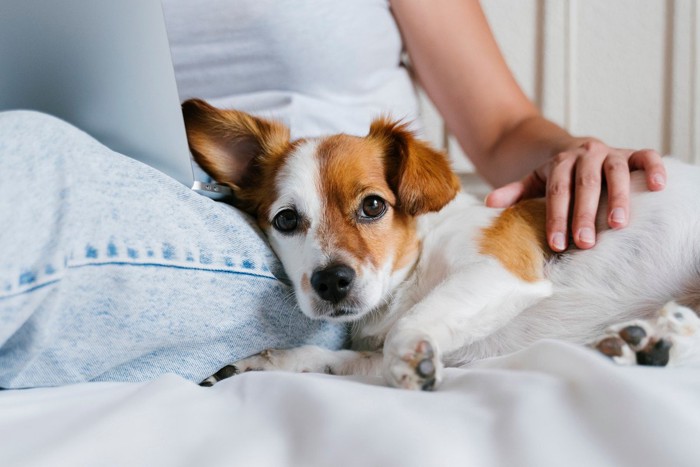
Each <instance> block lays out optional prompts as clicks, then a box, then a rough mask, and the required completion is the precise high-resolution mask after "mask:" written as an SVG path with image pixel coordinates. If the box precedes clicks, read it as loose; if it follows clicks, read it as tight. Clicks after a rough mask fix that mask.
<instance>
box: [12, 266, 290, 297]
mask: <svg viewBox="0 0 700 467" xmlns="http://www.w3.org/2000/svg"><path fill="white" fill-rule="evenodd" d="M91 266H97V267H99V266H141V267H153V268H169V269H180V270H186V271H205V272H214V273H224V274H235V275H240V276H248V277H257V278H259V279H268V280H273V281H277V280H278V279H277V278H276V277H274V276H271V275H264V274H256V273H254V272H248V271H241V270H231V269H223V268H201V267H192V266H180V265H176V264H164V263H132V262H126V261H111V262H104V263H85V264H73V265H67V266H66V267H65V269H62V270H61V271H60V272H59V273H58V274H57V275H55V276H54V277H53V278H51V279H50V280H47V281H46V282H41V281H36V282H33V285H32V286H30V287H27V288H26V289H23V290H16V291H13V292H11V293H7V294H0V300H6V299H11V298H14V297H18V296H20V295H24V294H27V293H31V292H34V291H36V290H38V289H40V288H43V287H46V286H48V285H52V284H55V283H57V282H60V281H61V280H63V278H64V275H65V271H67V270H69V269H82V268H86V267H91Z"/></svg>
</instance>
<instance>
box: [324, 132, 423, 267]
mask: <svg viewBox="0 0 700 467" xmlns="http://www.w3.org/2000/svg"><path fill="white" fill-rule="evenodd" d="M317 157H318V158H319V161H320V164H319V166H320V179H321V183H322V185H321V197H322V199H323V215H324V219H323V223H322V224H321V225H320V226H319V231H318V234H319V240H320V241H321V247H322V248H323V249H324V250H326V251H333V250H334V249H341V250H343V251H345V252H347V253H349V254H350V255H351V256H352V257H353V258H357V259H358V260H360V262H364V261H369V262H370V263H371V264H372V265H373V266H374V267H381V266H382V265H383V264H386V262H387V261H389V258H390V257H391V256H393V265H392V269H394V270H396V269H399V268H401V267H403V266H405V265H406V264H408V263H410V262H411V261H412V260H414V259H415V256H416V254H417V250H418V241H417V239H416V232H415V220H414V218H413V216H412V215H409V214H407V213H404V212H401V211H399V210H397V209H396V205H397V197H396V195H395V193H394V192H393V191H392V189H391V188H390V186H389V184H388V182H387V178H386V173H385V166H384V148H383V147H382V145H380V144H378V143H377V142H376V141H374V140H371V139H368V138H359V137H353V136H348V135H336V136H331V137H328V138H324V139H323V140H322V141H321V142H320V143H319V146H318V148H317ZM370 195H377V196H380V197H381V198H383V199H384V200H385V201H386V203H387V211H386V213H385V214H384V216H383V217H382V218H380V219H377V220H374V221H371V220H362V219H361V218H360V216H359V214H360V212H361V205H362V201H363V200H364V199H365V198H366V197H367V196H370Z"/></svg>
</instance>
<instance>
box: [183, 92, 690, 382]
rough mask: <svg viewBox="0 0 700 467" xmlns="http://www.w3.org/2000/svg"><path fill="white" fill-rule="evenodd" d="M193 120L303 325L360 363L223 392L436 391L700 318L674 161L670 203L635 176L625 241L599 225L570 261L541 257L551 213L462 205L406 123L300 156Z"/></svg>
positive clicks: (200, 107) (285, 145)
mask: <svg viewBox="0 0 700 467" xmlns="http://www.w3.org/2000/svg"><path fill="white" fill-rule="evenodd" d="M183 108H184V111H185V116H186V122H187V127H188V135H189V137H190V144H191V148H192V150H193V153H194V154H195V158H196V159H197V161H198V162H199V163H200V164H201V165H202V166H203V167H204V168H205V170H207V171H209V173H210V174H212V175H213V176H214V178H215V179H216V180H217V181H218V182H220V183H227V184H229V185H230V186H232V187H233V188H234V192H235V193H236V195H237V197H238V201H237V204H238V206H239V207H241V208H243V209H245V210H247V211H248V212H249V213H251V214H253V215H254V216H255V217H256V218H257V220H258V223H259V225H260V226H261V228H262V229H263V230H264V231H265V232H266V233H267V235H268V237H269V239H270V242H271V244H272V246H273V248H274V249H275V251H276V252H277V254H278V255H279V257H280V259H281V261H282V263H283V265H284V266H285V269H286V271H287V273H288V275H289V277H290V279H291V281H292V283H293V285H294V288H295V292H296V295H297V298H298V301H299V305H300V307H301V309H302V311H303V312H304V313H305V314H307V315H308V316H310V317H312V318H318V319H329V320H336V321H346V322H352V323H353V335H352V343H353V348H354V349H355V350H353V351H348V350H346V351H338V352H334V351H329V350H324V349H319V348H315V347H301V348H298V349H290V350H277V351H266V352H263V353H262V354H260V355H257V356H253V357H251V358H248V359H245V360H243V361H241V362H237V363H236V364H235V368H229V369H225V371H224V372H223V373H222V374H223V375H224V376H225V375H227V374H230V373H233V372H237V371H245V370H248V369H284V370H291V371H318V372H330V373H337V374H351V373H375V374H378V373H382V374H383V375H384V376H385V378H386V379H387V381H388V382H389V383H390V384H392V385H394V386H398V387H406V388H413V389H416V388H422V389H430V388H432V387H433V386H434V385H435V384H436V383H439V381H440V379H441V373H442V367H443V365H448V366H452V365H457V364H461V363H464V362H467V361H470V360H474V359H479V358H484V357H490V356H494V355H500V354H504V353H508V352H512V351H515V350H518V349H521V348H523V347H525V346H526V345H528V344H530V343H532V342H534V341H536V340H539V339H543V338H557V339H564V340H567V341H571V342H576V343H590V342H592V341H594V340H595V339H596V338H599V337H600V336H601V335H603V334H605V332H606V330H608V329H609V328H610V327H611V326H613V325H615V324H618V323H622V322H625V321H630V320H634V319H642V318H650V317H652V316H653V315H654V314H655V313H656V312H658V310H659V309H660V308H661V307H662V306H663V305H664V304H665V303H666V302H668V301H669V300H677V301H679V302H681V303H682V304H685V305H687V306H690V307H692V308H694V309H696V310H697V309H698V306H699V305H700V235H699V234H700V205H699V204H698V203H696V202H695V200H698V199H700V168H695V167H690V166H687V165H683V164H681V163H678V162H676V161H668V163H667V171H668V180H669V183H668V187H667V188H666V189H665V190H663V191H662V192H658V193H651V192H648V191H647V190H646V188H645V183H644V180H643V177H642V175H641V174H639V173H633V174H632V195H631V205H630V213H631V214H630V222H629V226H628V227H627V228H625V229H621V230H610V229H608V228H607V226H606V225H605V222H604V219H601V220H600V221H599V222H598V226H597V227H598V231H599V232H600V233H599V235H598V239H597V245H596V247H595V248H594V249H592V250H590V251H586V252H583V251H577V250H570V251H568V252H566V253H564V254H560V255H559V254H554V253H552V252H551V251H550V250H549V249H548V247H547V245H546V243H545V241H544V238H545V237H544V222H545V219H544V216H545V206H544V202H543V201H542V200H531V201H526V202H523V203H519V204H518V205H516V206H514V207H511V208H508V209H506V210H498V209H491V208H486V207H485V206H483V205H482V204H481V203H479V202H478V201H476V200H475V199H474V198H472V197H470V196H468V195H464V194H457V192H458V182H457V179H456V178H455V176H454V174H453V173H452V172H451V170H450V168H449V164H448V163H447V161H446V160H445V158H444V156H443V155H442V154H440V153H437V152H435V151H433V150H431V149H430V148H428V147H427V146H426V145H425V144H424V143H421V142H420V141H417V140H415V139H414V138H413V137H412V135H411V134H410V133H409V132H408V131H406V130H405V128H404V127H402V126H400V125H397V124H395V123H391V122H389V121H386V120H378V121H375V123H374V124H373V125H372V128H371V129H370V133H369V135H368V136H367V137H366V138H357V137H352V136H347V135H336V136H331V137H328V138H321V139H314V140H301V141H296V142H290V141H289V137H288V133H287V132H286V129H285V128H283V127H282V126H281V125H279V124H275V123H272V122H266V121H264V120H260V119H256V118H253V117H250V116H247V115H245V114H242V113H240V112H235V111H219V110H216V109H214V108H212V107H210V106H208V105H206V104H204V103H202V102H200V101H190V102H188V103H186V104H185V105H184V107H183ZM603 204H604V202H603ZM599 212H601V213H605V212H606V209H605V206H601V208H600V211H599ZM676 317H677V319H679V320H681V321H682V320H685V319H695V317H694V316H692V317H688V316H681V315H680V314H679V315H676ZM649 338H650V336H647V337H645V339H647V340H645V341H644V342H645V345H646V343H647V342H648V340H649ZM638 343H639V342H636V343H635V344H638ZM613 355H617V354H615V353H614V352H613ZM220 377H221V375H219V377H214V380H218V379H220Z"/></svg>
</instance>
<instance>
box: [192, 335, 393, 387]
mask: <svg viewBox="0 0 700 467" xmlns="http://www.w3.org/2000/svg"><path fill="white" fill-rule="evenodd" d="M381 363H382V354H381V352H378V351H376V352H356V351H354V350H329V349H324V348H321V347H317V346H314V345H306V346H302V347H297V348H294V349H279V350H264V351H262V352H260V353H259V354H257V355H253V356H251V357H248V358H244V359H243V360H239V361H237V362H236V363H233V364H231V365H226V366H225V367H223V368H222V369H221V370H219V371H217V372H216V373H215V374H213V375H212V376H210V377H208V378H207V379H205V380H204V381H202V382H201V383H200V386H212V385H213V384H215V383H217V382H219V381H221V380H222V379H226V378H229V377H231V376H234V375H237V374H239V373H244V372H246V371H268V370H280V371H289V372H295V373H326V374H332V375H374V376H379V375H380V374H381Z"/></svg>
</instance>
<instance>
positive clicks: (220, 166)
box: [182, 99, 289, 193]
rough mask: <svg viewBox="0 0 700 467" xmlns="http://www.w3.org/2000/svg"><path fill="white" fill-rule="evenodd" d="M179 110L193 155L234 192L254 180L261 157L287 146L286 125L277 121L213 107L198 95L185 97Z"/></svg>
mask: <svg viewBox="0 0 700 467" xmlns="http://www.w3.org/2000/svg"><path fill="white" fill-rule="evenodd" d="M182 113H183V116H184V118H185V127H186V128H187V140H188V142H189V145H190V150H191V151H192V155H193V156H194V159H195V160H196V161H197V163H198V164H199V165H200V166H201V167H202V168H203V169H204V170H205V171H206V172H207V173H209V175H211V176H212V177H213V178H214V180H216V181H217V182H219V183H221V184H225V185H228V186H230V187H231V188H233V190H234V193H236V192H239V191H240V190H245V189H246V188H247V187H252V186H254V185H256V184H258V182H259V180H258V177H259V175H260V171H261V164H262V162H263V159H265V158H267V157H268V156H274V155H278V154H281V153H283V152H284V151H285V150H286V148H287V147H288V146H289V129H288V128H287V127H286V126H284V125H282V124H281V123H278V122H272V121H268V120H264V119H262V118H257V117H253V116H252V115H249V114H247V113H244V112H239V111H237V110H221V109H217V108H216V107H212V106H211V105H209V104H207V103H206V102H204V101H202V100H199V99H190V100H188V101H185V102H184V103H183V104H182Z"/></svg>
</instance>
